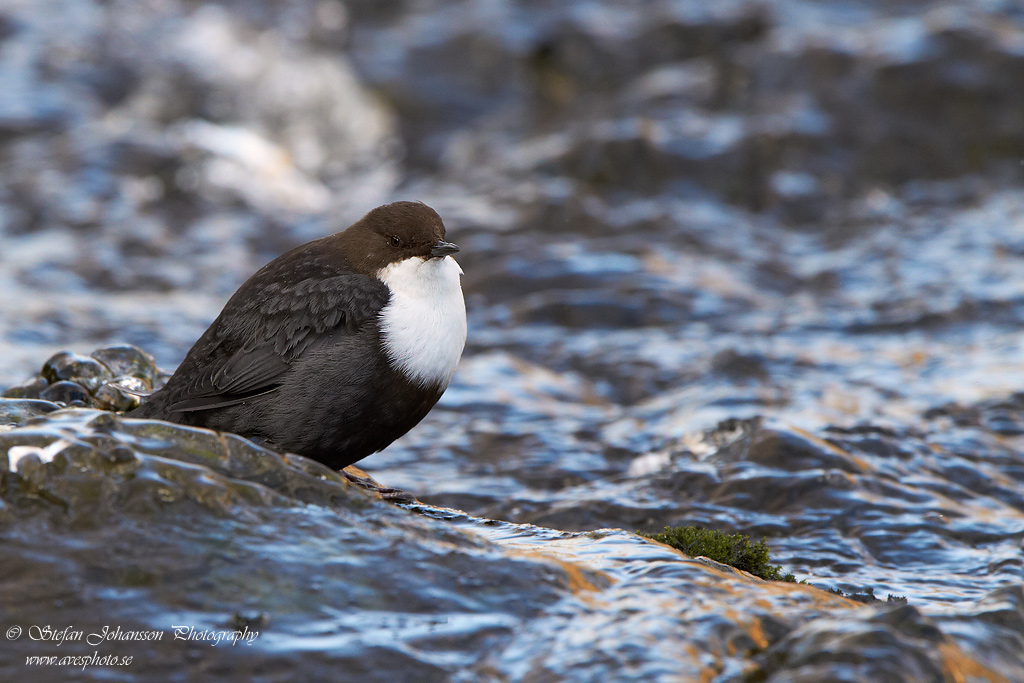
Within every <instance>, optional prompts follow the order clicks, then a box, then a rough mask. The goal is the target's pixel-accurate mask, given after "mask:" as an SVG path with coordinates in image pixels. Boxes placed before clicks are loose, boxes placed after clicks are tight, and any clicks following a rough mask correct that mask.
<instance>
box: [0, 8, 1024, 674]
mask: <svg viewBox="0 0 1024 683" xmlns="http://www.w3.org/2000/svg"><path fill="white" fill-rule="evenodd" d="M0 91H2V92H4V93H5V95H4V97H2V98H0V169H2V172H0V234H2V238H3V247H2V249H0V292H3V294H4V305H3V307H2V310H0V385H3V386H10V385H13V384H17V383H19V382H22V381H23V380H25V379H26V378H29V377H31V376H33V375H35V374H36V373H38V372H39V368H40V366H41V365H42V364H43V362H44V361H45V360H46V359H47V358H48V357H49V356H50V355H51V354H52V353H54V352H56V351H59V350H63V349H71V350H74V351H76V352H78V353H82V354H88V353H89V352H91V351H92V350H93V349H95V348H97V347H100V346H104V345H107V344H110V343H112V342H129V343H134V344H137V345H139V346H141V347H143V348H144V349H146V350H147V351H149V352H150V353H152V354H154V356H155V357H156V359H157V362H158V363H159V364H160V365H161V366H162V367H164V368H166V369H171V368H173V367H174V366H175V365H176V364H177V363H178V362H179V361H180V359H181V358H182V357H183V356H184V353H185V352H186V351H187V349H188V347H189V346H190V344H191V343H192V342H193V341H194V340H195V339H196V338H197V337H198V335H199V334H200V333H201V332H202V331H203V329H205V327H206V325H208V324H209V322H210V321H211V320H212V319H213V318H214V317H215V316H216V314H217V312H218V311H219V309H220V307H221V306H222V305H223V303H224V302H225V301H226V299H227V297H228V296H230V294H231V293H232V292H233V291H234V289H235V288H236V287H237V286H238V285H239V284H240V283H241V282H242V281H243V280H244V279H245V278H246V277H247V276H248V275H249V274H251V273H252V272H253V271H255V269H257V268H258V267H259V266H260V265H262V264H263V263H265V262H266V261H268V260H270V259H271V258H273V257H274V256H276V255H277V254H279V253H282V252H283V251H285V250H286V249H288V248H290V247H292V246H294V245H297V244H300V243H302V242H304V241H306V240H309V239H312V238H314V237H318V236H320V235H323V234H326V233H328V232H331V231H333V230H337V229H341V228H343V227H345V226H347V225H348V224H349V223H350V222H351V221H352V220H354V219H356V218H358V217H359V216H360V215H361V214H362V213H364V212H365V211H366V210H368V209H369V208H372V207H373V206H376V205H378V204H380V203H383V202H386V201H390V200H394V199H419V200H423V201H425V202H426V203H428V204H430V205H431V206H433V207H434V208H435V209H437V210H438V211H439V213H440V214H441V216H442V217H443V218H444V220H445V223H446V225H447V226H448V238H449V239H450V240H451V241H454V242H456V243H458V244H459V245H460V246H461V247H462V252H461V253H460V254H459V257H458V258H459V262H460V263H461V265H462V267H463V269H464V270H465V273H466V275H465V278H464V281H463V282H464V289H465V293H466V300H467V308H468V311H469V325H470V329H469V342H468V346H467V349H466V353H465V355H464V357H463V361H462V364H461V365H460V368H459V370H458V372H457V373H456V376H455V380H454V382H453V384H452V386H451V387H450V388H449V389H448V391H447V393H446V394H445V395H444V397H443V398H442V400H441V402H440V403H439V404H438V406H437V407H436V408H435V409H434V411H433V412H432V413H431V414H430V415H429V416H428V417H427V418H426V419H425V420H424V422H423V423H422V424H421V425H419V426H418V427H417V428H416V429H414V430H413V431H412V432H411V433H410V434H408V435H407V436H406V437H403V438H402V439H401V440H399V441H398V442H396V443H395V444H393V445H392V446H390V447H389V448H388V449H386V450H385V451H384V452H382V453H380V454H376V455H374V456H371V457H370V458H367V459H366V460H364V461H363V462H361V463H360V466H361V467H364V468H365V469H366V470H367V471H368V472H370V473H371V474H372V475H373V476H374V478H376V479H377V480H379V481H380V482H382V483H384V484H386V485H387V486H392V487H398V488H402V489H404V490H406V491H409V492H410V493H412V494H413V495H415V496H416V498H417V499H418V500H419V502H418V503H416V504H412V505H406V506H398V507H396V506H389V505H386V504H384V503H380V502H378V501H376V500H374V499H372V498H371V497H368V496H365V495H363V493H362V492H361V491H358V490H355V489H354V488H353V487H351V486H349V485H347V484H346V483H345V482H344V481H343V480H341V479H340V478H339V477H337V476H336V475H333V474H332V473H330V472H327V471H323V470H322V469H318V468H316V467H315V465H310V464H308V463H305V462H304V461H302V460H301V459H296V458H291V459H284V460H283V459H281V458H279V457H277V456H274V455H273V454H269V453H266V452H262V451H260V450H259V449H256V448H255V447H252V446H251V445H246V444H244V443H243V442H240V441H239V442H236V441H233V440H228V441H221V440H217V439H216V438H215V437H212V436H209V435H207V434H206V433H203V432H201V431H193V430H182V431H175V430H172V429H170V428H166V429H164V428H160V427H159V426H156V425H154V424H152V423H142V422H134V423H133V422H132V421H124V420H121V419H120V418H107V417H105V416H104V415H103V414H102V413H95V412H92V411H65V412H60V413H54V414H52V415H49V414H48V415H47V416H45V417H42V418H39V419H37V420H36V421H32V420H30V419H29V417H28V413H33V412H36V411H44V412H45V411H49V410H51V409H52V406H50V407H40V406H38V405H36V406H34V407H33V406H27V405H21V404H19V405H17V406H11V407H10V408H9V409H8V412H9V416H8V417H6V418H5V421H7V422H10V423H11V424H12V425H13V424H14V423H19V424H20V426H18V427H17V428H12V429H10V430H9V431H6V432H0V437H2V438H3V442H2V443H3V447H4V448H7V449H8V450H7V452H8V468H7V469H8V470H10V472H9V473H8V474H6V475H5V482H6V483H5V484H4V488H3V489H2V495H0V505H2V506H0V529H3V532H2V533H3V534H4V538H5V541H4V543H3V547H4V550H3V551H0V565H2V566H3V567H4V571H3V574H4V577H5V578H4V582H5V584H4V588H3V593H4V595H5V596H6V597H4V598H3V621H4V623H3V626H4V629H6V628H8V626H9V624H8V622H10V623H11V624H20V625H22V626H23V627H24V628H26V629H27V628H28V626H29V624H31V623H35V622H38V623H39V624H40V625H43V624H44V622H45V623H50V624H52V625H53V626H54V627H57V626H58V625H59V626H60V627H61V628H63V627H64V626H66V625H69V624H77V625H78V626H79V627H81V628H85V629H86V631H88V630H90V629H95V628H99V627H100V626H102V625H104V624H109V625H110V626H114V625H118V624H119V625H120V626H121V628H122V629H129V628H136V629H164V630H165V631H166V632H167V633H168V635H167V636H165V638H170V637H171V636H170V634H171V628H170V626H171V625H172V624H176V623H184V624H190V625H192V626H194V627H196V628H200V627H202V628H209V629H233V628H236V627H238V628H243V627H245V626H249V627H250V628H251V630H258V631H260V636H259V637H258V638H257V639H256V640H255V641H253V643H252V644H251V645H245V644H238V645H235V646H225V645H217V646H216V647H212V646H209V645H205V644H203V645H198V644H195V643H181V642H177V641H173V640H170V641H168V640H161V641H158V642H156V643H149V644H147V645H142V644H140V643H129V644H126V643H119V644H117V647H116V648H114V646H110V648H108V649H111V648H113V649H111V651H117V652H119V653H122V654H133V655H134V656H135V661H134V662H133V664H132V665H130V666H124V667H105V668H104V667H92V668H86V669H85V670H83V671H78V672H77V673H76V674H75V675H76V676H79V677H92V678H97V679H99V678H103V679H105V680H133V679H134V678H135V677H153V676H157V677H161V678H168V679H175V678H177V679H180V680H186V679H187V680H196V679H197V678H199V679H203V677H208V678H210V679H213V678H216V677H217V676H218V675H220V674H223V673H225V672H234V671H243V672H250V673H251V674H252V675H253V676H257V677H263V678H264V679H266V680H299V679H305V680H336V679H338V678H339V677H340V678H342V679H346V680H377V679H379V680H388V681H391V680H465V681H476V680H495V681H499V680H501V681H508V680H515V681H527V680H531V681H533V680H535V681H547V680H551V681H554V680H594V681H598V680H600V681H607V680H665V681H669V680H715V681H737V682H738V681H744V680H771V681H783V680H786V681H797V680H800V681H815V680H851V681H852V680H898V681H918V680H920V681H933V680H934V681H944V680H991V681H1024V654H1022V653H1024V592H1022V585H1024V455H1022V453H1024V393H1022V392H1024V348H1022V334H1021V332H1022V327H1024V325H1022V324H1024V194H1022V192H1021V185H1022V180H1024V117H1022V116H1021V115H1020V112H1022V111H1024V14H1022V13H1021V12H1020V10H1019V8H1018V7H1017V6H1016V5H1015V4H1014V3H1011V2H981V1H978V2H967V3H963V2H955V3H954V2H949V3H942V2H935V3H926V2H905V3H874V2H845V3H842V4H831V3H829V4H820V3H807V2H797V1H793V0H785V1H783V2H779V3H774V4H770V5H767V4H764V3H755V2H741V1H736V2H731V1H730V2H722V3H714V4H711V3H701V2H687V1H685V0H673V1H663V2H646V3H633V2H596V1H594V2H591V1H587V2H577V3H559V2H546V1H543V0H538V1H535V2H515V3H514V2H505V1H499V0H490V1H488V0H472V1H469V0H467V1H465V2H441V1H440V0H436V1H429V2H405V3H402V2H396V3H389V4H387V5H382V4H380V3H376V2H359V1H355V0H353V1H352V2H348V3H345V4H342V3H337V2H334V1H332V0H322V1H319V2H314V1H312V0H308V1H305V0H296V1H294V2H285V3H278V2H244V3H243V2H222V3H209V4H205V3H204V4H200V3H186V2H178V1H175V0H159V1H158V2H152V3H137V2H129V1H127V0H125V1H124V2H106V3H100V2H95V3H93V2H88V1H86V0H65V1H63V2H40V1H38V0H35V1H31V0H14V2H12V3H9V4H8V5H5V6H3V7H0ZM97 421H98V422H97ZM12 449H14V450H12ZM111 453H113V455H111ZM685 524H694V525H700V526H707V527H712V528H715V529H720V530H723V531H727V532H729V533H733V532H742V533H745V534H750V535H751V536H753V537H754V538H765V539H767V541H768V543H769V545H770V546H771V548H772V555H773V560H774V561H775V562H777V563H779V564H781V565H782V566H783V567H784V569H786V570H787V571H791V572H793V573H794V574H795V576H796V578H797V579H798V580H801V581H806V582H807V583H808V584H810V585H809V586H806V585H797V586H792V585H783V584H775V583H764V582H759V581H757V580H755V579H751V578H750V577H746V576H742V575H740V574H738V573H736V572H734V571H733V570H731V569H729V568H727V567H722V566H718V565H714V563H709V562H707V561H703V560H696V559H690V558H686V557H685V556H682V555H681V554H679V553H677V552H675V551H672V550H670V549H667V548H665V547H663V546H659V545H655V544H652V543H650V542H647V541H645V540H643V539H641V538H639V537H637V536H636V535H635V534H633V533H631V532H634V531H657V530H660V529H661V528H662V527H664V526H666V525H672V526H675V525H685ZM815 586H816V587H819V588H825V589H828V588H838V589H840V590H842V591H843V592H845V593H847V594H856V595H861V596H865V595H866V594H867V592H868V591H873V593H874V595H875V596H877V597H878V598H881V602H873V603H870V604H867V605H862V604H860V603H857V602H853V601H850V600H847V599H845V598H843V597H840V596H838V595H834V594H831V593H828V592H825V591H821V590H817V589H816V588H814V587H815ZM887 595H892V596H900V597H905V598H906V599H907V602H906V603H905V604H903V603H902V602H899V601H897V602H890V603H887V602H885V598H886V596H887ZM5 647H7V648H8V649H7V653H9V654H11V655H12V656H10V657H8V656H3V661H0V671H2V672H3V673H2V675H0V677H2V678H4V679H12V680H13V679H14V678H20V677H22V676H24V675H25V674H26V669H25V665H24V656H27V655H35V654H50V651H49V650H47V648H45V647H42V644H41V643H39V642H35V641H30V640H26V639H25V638H24V637H23V639H21V640H18V641H15V642H11V643H7V644H6V646H5ZM76 647H77V648H79V649H80V650H81V652H82V653H86V654H88V653H91V652H92V651H93V650H95V649H96V648H87V647H85V646H84V645H83V644H82V643H67V644H65V645H64V646H63V647H62V649H60V650H57V653H58V654H60V653H63V652H64V651H68V652H73V653H76V654H80V653H79V651H78V650H75V649H74V648H76ZM50 649H54V650H56V648H50ZM44 650H45V651H44ZM7 653H5V652H4V647H0V655H5V654H7ZM254 653H255V654H254ZM101 654H102V653H101ZM32 673H38V674H39V675H40V678H39V680H46V678H45V677H46V676H50V677H52V678H53V679H54V680H65V679H66V678H61V676H62V675H65V676H66V674H67V673H68V670H64V669H60V668H53V669H48V670H44V669H34V670H33V672H32Z"/></svg>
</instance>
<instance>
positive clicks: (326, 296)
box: [129, 202, 466, 469]
mask: <svg viewBox="0 0 1024 683" xmlns="http://www.w3.org/2000/svg"><path fill="white" fill-rule="evenodd" d="M444 233H445V230H444V223H442V222H441V217H440V216H438V215H437V213H436V212H435V211H434V210H433V209H431V208H430V207H428V206H427V205H426V204H422V203H419V202H395V203H394V204H387V205H385V206H381V207H378V208H376V209H374V210H373V211H370V212H369V213H368V214H366V215H365V216H363V217H362V218H361V219H359V220H358V221H356V222H355V223H354V224H352V226H351V227H349V228H348V229H347V230H343V231H342V232H339V233H336V234H334V235H330V236H328V237H324V238H321V239H318V240H314V241H312V242H309V243H307V244H304V245H302V246H300V247H297V248H295V249H293V250H291V251H289V252H288V253H286V254H284V255H283V256H279V257H278V258H276V259H274V260H273V261H271V262H270V263H268V264H267V265H265V266H263V268H261V269H260V270H259V271H257V273H256V274H255V275H253V276H252V277H251V278H249V279H248V280H247V281H246V282H245V283H244V284H243V285H242V286H241V287H239V288H238V291H237V292H235V294H234V295H233V296H232V297H231V299H230V300H228V302H227V304H226V305H225V306H224V310H223V311H221V313H220V315H219V316H217V319H216V320H215V321H214V322H213V324H212V325H210V327H209V329H207V330H206V332H205V333H203V336H202V337H200V338H199V341H197V342H196V343H195V345H194V346H193V347H192V349H191V350H190V351H189V352H188V355H186V356H185V360H184V361H182V363H181V365H180V366H178V369H177V371H176V372H175V373H174V375H173V376H172V377H171V378H170V379H169V380H168V381H167V384H166V385H165V386H164V387H163V388H162V389H160V390H159V391H157V392H155V393H153V394H152V395H150V396H149V397H148V398H147V399H146V400H145V402H144V403H143V404H142V405H141V406H140V407H139V408H137V409H135V410H134V411H132V412H131V413H130V414H129V416H130V417H145V418H157V419H161V420H167V421H170V422H178V423H180V424H186V425H196V426H201V427H209V428H211V429H217V430H221V431H228V432H234V433H235V434H241V435H242V436H246V437H250V438H254V439H256V440H258V441H262V442H264V443H266V444H268V445H269V446H272V447H274V448H276V449H279V450H284V451H290V452H293V453H298V454H300V455H304V456H306V457H309V458H313V459H315V460H319V461H320V462H322V463H324V464H325V465H328V466H330V467H333V468H335V469H341V468H343V467H345V466H347V465H350V464H352V463H354V462H356V461H357V460H360V459H362V458H364V457H366V456H367V455H370V454H371V453H376V452H377V451H379V450H381V449H382V448H384V447H385V446H387V445H388V444H390V443H391V442H392V441H394V440H395V439H397V438H398V437H400V436H402V435H403V434H405V433H406V432H408V431H409V430H410V429H412V428H413V427H414V426H415V425H416V424H417V423H418V422H419V421H420V420H422V419H423V417H424V416H425V415H426V414H427V412H429V411H430V409H431V408H432V407H433V406H434V404H435V403H437V400H438V399H439V398H440V397H441V394H442V393H444V390H445V389H446V388H447V387H448V383H449V382H450V381H451V378H452V374H453V373H454V372H455V366H456V365H457V364H458V362H459V358H460V357H461V355H462V349H463V347H464V346H465V343H466V306H465V303H464V302H463V299H462V287H461V284H460V281H459V276H460V275H461V274H462V269H461V268H459V265H458V264H457V263H456V262H455V259H454V258H452V256H451V255H452V254H454V253H455V252H457V251H458V250H459V248H458V247H457V246H455V245H454V244H451V243H449V242H445V241H444Z"/></svg>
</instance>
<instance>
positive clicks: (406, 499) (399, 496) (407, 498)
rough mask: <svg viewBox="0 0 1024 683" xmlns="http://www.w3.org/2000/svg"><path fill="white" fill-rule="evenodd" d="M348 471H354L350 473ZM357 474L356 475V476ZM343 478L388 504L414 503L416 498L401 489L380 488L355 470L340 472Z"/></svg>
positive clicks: (347, 469) (364, 473)
mask: <svg viewBox="0 0 1024 683" xmlns="http://www.w3.org/2000/svg"><path fill="white" fill-rule="evenodd" d="M350 470H355V471H354V472H353V471H350ZM357 472H358V474H357ZM341 473H342V474H343V475H345V478H346V479H348V480H349V481H350V482H352V483H353V484H355V485H357V486H362V487H363V488H364V489H366V490H367V491H371V492H373V493H376V494H377V495H378V496H380V497H381V500H386V501H388V502H389V503H415V502H416V497H415V496H413V495H412V494H410V493H406V492H405V491H403V490H402V489H393V488H390V487H387V486H381V485H380V484H378V483H377V482H376V481H374V480H373V478H372V477H370V476H369V475H368V474H366V472H363V471H362V470H360V469H358V468H355V467H346V468H345V469H343V470H342V471H341Z"/></svg>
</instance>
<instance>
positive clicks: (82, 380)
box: [42, 351, 113, 400]
mask: <svg viewBox="0 0 1024 683" xmlns="http://www.w3.org/2000/svg"><path fill="white" fill-rule="evenodd" d="M42 376H43V378H44V379H45V380H46V381H47V382H50V383H51V385H52V384H53V383H56V382H60V381H61V380H70V379H74V380H75V381H76V382H77V383H78V384H79V385H81V386H82V387H84V388H85V389H86V391H95V390H96V389H97V388H99V386H100V385H101V384H102V383H103V382H104V381H106V380H109V379H112V377H113V375H112V374H111V371H110V369H108V368H107V367H106V366H105V365H103V363H100V362H99V361H97V360H96V359H94V358H89V357H88V356H79V355H78V354H75V353H71V352H70V351H62V352H60V353H58V354H56V355H55V356H53V357H51V358H50V359H49V360H47V361H46V363H44V364H43V371H42ZM83 400H84V399H83Z"/></svg>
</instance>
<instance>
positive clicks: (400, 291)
mask: <svg viewBox="0 0 1024 683" xmlns="http://www.w3.org/2000/svg"><path fill="white" fill-rule="evenodd" d="M461 275H462V268H459V264H458V263H456V262H455V259H453V258H452V257H451V256H445V257H444V258H429V259H424V258H420V257H418V256H415V257H412V258H407V259H405V260H403V261H398V262H396V263H392V264H391V265H389V266H386V267H384V268H381V269H380V270H379V271H377V277H378V278H379V279H380V280H381V281H382V282H383V283H384V284H386V285H387V286H388V289H390V290H391V299H390V300H389V301H388V304H387V306H385V307H384V309H383V310H382V311H381V313H380V322H381V325H380V327H381V332H382V333H383V338H384V348H385V350H386V351H387V353H388V355H389V357H390V358H391V361H392V362H393V363H394V364H395V366H396V367H398V368H399V369H401V370H402V371H403V372H404V373H405V374H406V376H407V377H409V378H410V379H412V380H413V381H414V382H418V383H419V384H421V385H423V386H427V385H431V384H439V385H440V386H441V387H442V388H444V387H447V386H448V382H450V381H451V378H452V375H453V374H454V373H455V367H456V366H457V365H458V364H459V358H460V357H461V356H462V349H463V348H464V347H465V345H466V304H465V302H464V301H463V299H462V285H461V283H460V280H459V277H460V276H461Z"/></svg>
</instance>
